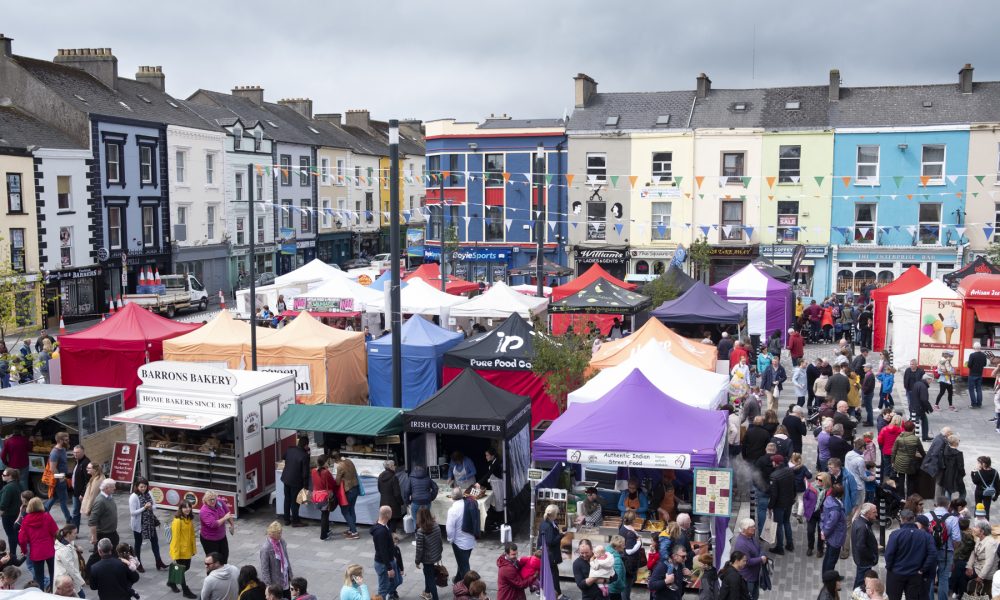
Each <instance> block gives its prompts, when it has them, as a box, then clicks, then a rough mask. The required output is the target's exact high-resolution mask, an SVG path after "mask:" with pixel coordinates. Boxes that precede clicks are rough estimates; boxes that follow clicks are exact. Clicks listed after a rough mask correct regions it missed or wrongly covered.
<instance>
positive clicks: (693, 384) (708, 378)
mask: <svg viewBox="0 0 1000 600" xmlns="http://www.w3.org/2000/svg"><path fill="white" fill-rule="evenodd" d="M634 370H639V371H641V372H642V374H643V375H645V376H646V378H647V379H649V381H650V382H652V384H653V385H655V386H656V388H657V389H658V390H660V391H661V392H663V393H664V394H666V395H668V396H670V397H671V398H675V399H676V400H678V401H679V402H683V403H684V404H687V405H688V406H694V407H696V408H704V409H715V408H718V407H720V406H723V405H725V404H726V403H727V402H728V400H729V398H728V390H729V376H727V375H724V374H722V373H713V372H711V371H706V370H705V369H701V368H699V367H696V366H694V365H692V364H689V363H686V362H684V361H683V360H681V359H679V358H677V357H676V356H674V355H673V354H671V353H670V352H667V350H666V349H664V347H663V346H661V345H660V344H657V343H656V342H647V343H646V345H645V346H643V347H641V348H639V349H638V350H637V351H636V352H635V353H634V354H632V355H631V356H629V358H628V359H626V360H625V361H624V362H623V363H621V364H619V365H615V366H613V367H608V368H606V369H603V370H602V371H601V372H599V373H598V374H597V375H595V376H594V377H593V378H592V379H590V380H589V381H587V383H585V384H583V387H580V388H579V389H577V390H575V391H573V392H570V393H569V396H568V397H567V400H566V402H567V404H568V405H571V404H573V403H576V402H595V401H597V400H599V399H601V398H603V397H604V396H605V395H606V394H607V393H608V392H610V391H611V390H612V389H614V387H615V386H617V385H618V384H619V383H621V382H622V381H624V380H625V378H627V377H628V376H629V374H630V373H631V372H632V371H634Z"/></svg>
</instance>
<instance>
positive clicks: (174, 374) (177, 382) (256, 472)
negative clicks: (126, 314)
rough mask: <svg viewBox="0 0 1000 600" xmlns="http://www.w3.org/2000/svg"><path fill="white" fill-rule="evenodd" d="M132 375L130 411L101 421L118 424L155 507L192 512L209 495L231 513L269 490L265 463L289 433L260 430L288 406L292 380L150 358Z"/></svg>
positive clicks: (271, 462)
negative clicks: (187, 507)
mask: <svg viewBox="0 0 1000 600" xmlns="http://www.w3.org/2000/svg"><path fill="white" fill-rule="evenodd" d="M139 378H140V379H141V380H142V385H140V386H139V387H138V388H137V390H136V401H137V406H136V408H133V409H131V410H128V411H125V412H123V413H119V414H117V415H111V416H109V417H107V419H108V420H110V421H115V422H118V423H125V424H126V435H125V439H126V441H127V442H130V443H133V444H136V446H137V447H136V449H137V451H138V455H139V460H140V465H139V473H140V474H141V475H142V476H143V477H145V478H146V479H147V480H149V488H150V493H151V494H152V495H153V499H154V500H155V501H156V503H157V504H158V505H160V506H162V507H176V506H177V505H178V503H180V501H181V500H189V501H191V502H193V503H194V505H195V508H196V509H197V508H198V507H199V506H200V504H201V500H202V497H203V495H204V493H205V492H206V491H208V490H212V491H215V492H216V493H218V495H219V496H221V497H223V498H225V499H226V501H227V502H229V503H230V506H232V507H234V510H235V509H237V508H242V507H245V506H247V505H249V504H251V503H252V502H254V501H256V500H258V499H260V498H263V497H265V496H267V495H269V494H270V493H271V492H272V491H274V487H275V486H274V483H275V477H274V468H273V467H272V466H271V465H274V464H275V462H276V461H277V460H278V459H279V458H280V457H281V455H282V454H283V452H284V450H285V449H286V448H287V447H289V446H291V445H292V444H294V443H295V436H294V435H293V434H291V432H290V433H289V435H285V436H282V435H279V433H278V432H276V431H274V430H272V429H267V425H269V424H271V423H272V422H274V421H275V420H276V419H277V418H278V417H279V415H281V413H282V412H284V410H285V409H286V408H287V407H288V406H289V405H291V404H292V403H294V402H295V378H294V377H293V376H291V375H285V374H279V373H266V372H260V371H238V370H231V369H222V368H218V367H214V366H210V365H204V364H198V363H185V362H173V361H157V362H153V363H149V364H146V365H143V366H142V367H140V368H139ZM128 483H131V482H128Z"/></svg>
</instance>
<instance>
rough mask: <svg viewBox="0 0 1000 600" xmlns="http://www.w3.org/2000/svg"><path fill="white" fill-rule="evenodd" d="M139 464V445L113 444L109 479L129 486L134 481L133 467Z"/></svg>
mask: <svg viewBox="0 0 1000 600" xmlns="http://www.w3.org/2000/svg"><path fill="white" fill-rule="evenodd" d="M138 462H139V444H132V443H129V442H115V449H114V452H113V453H112V454H111V474H110V477H111V479H114V480H115V481H117V482H119V483H128V484H131V483H132V482H133V481H135V467H136V465H137V464H138Z"/></svg>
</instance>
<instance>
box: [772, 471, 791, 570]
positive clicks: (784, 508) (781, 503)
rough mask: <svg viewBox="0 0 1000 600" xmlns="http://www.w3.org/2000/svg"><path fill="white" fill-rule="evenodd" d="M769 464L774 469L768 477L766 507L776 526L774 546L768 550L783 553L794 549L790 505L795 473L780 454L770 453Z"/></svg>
mask: <svg viewBox="0 0 1000 600" xmlns="http://www.w3.org/2000/svg"><path fill="white" fill-rule="evenodd" d="M771 464H772V465H774V467H773V468H774V470H773V471H771V477H770V500H769V502H768V508H770V509H771V517H772V518H773V519H774V522H775V523H776V524H777V526H778V533H777V537H776V538H775V540H774V546H773V547H771V548H770V549H769V550H768V552H770V553H771V554H784V553H785V550H788V551H789V552H791V551H793V550H795V545H794V544H793V543H792V521H791V519H792V506H794V505H795V473H793V472H792V470H791V469H790V468H789V467H788V465H787V464H786V463H785V457H784V456H782V455H781V454H772V455H771Z"/></svg>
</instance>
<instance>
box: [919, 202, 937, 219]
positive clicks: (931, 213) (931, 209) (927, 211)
mask: <svg viewBox="0 0 1000 600" xmlns="http://www.w3.org/2000/svg"><path fill="white" fill-rule="evenodd" d="M920 220H921V221H935V222H936V221H940V220H941V205H940V204H921V205H920Z"/></svg>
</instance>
